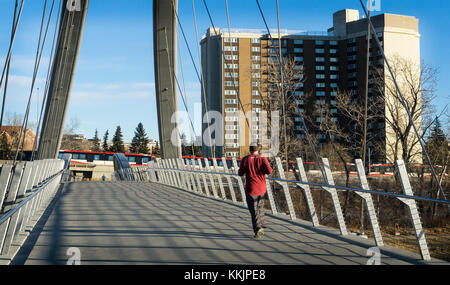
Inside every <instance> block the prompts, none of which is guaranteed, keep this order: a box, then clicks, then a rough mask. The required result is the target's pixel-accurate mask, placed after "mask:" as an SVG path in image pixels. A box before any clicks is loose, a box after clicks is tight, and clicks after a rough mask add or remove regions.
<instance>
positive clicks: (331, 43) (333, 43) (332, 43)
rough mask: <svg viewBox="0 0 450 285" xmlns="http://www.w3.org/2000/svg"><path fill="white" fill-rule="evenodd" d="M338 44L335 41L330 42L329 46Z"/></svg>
mask: <svg viewBox="0 0 450 285" xmlns="http://www.w3.org/2000/svg"><path fill="white" fill-rule="evenodd" d="M337 44H338V42H337V41H330V46H337Z"/></svg>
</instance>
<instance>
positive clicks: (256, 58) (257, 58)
mask: <svg viewBox="0 0 450 285" xmlns="http://www.w3.org/2000/svg"><path fill="white" fill-rule="evenodd" d="M252 60H256V61H260V60H261V56H259V55H252Z"/></svg>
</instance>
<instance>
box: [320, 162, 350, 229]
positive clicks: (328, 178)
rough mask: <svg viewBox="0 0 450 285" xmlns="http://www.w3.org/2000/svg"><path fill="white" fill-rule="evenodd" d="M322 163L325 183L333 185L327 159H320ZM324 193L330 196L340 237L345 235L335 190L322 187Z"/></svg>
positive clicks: (343, 221) (342, 217) (343, 222)
mask: <svg viewBox="0 0 450 285" xmlns="http://www.w3.org/2000/svg"><path fill="white" fill-rule="evenodd" d="M322 163H323V166H324V167H323V168H324V170H325V177H324V179H325V183H326V184H329V185H335V184H334V179H333V174H332V173H331V167H330V164H329V162H328V159H327V158H322ZM322 188H323V189H324V190H325V191H327V192H328V193H330V195H331V201H332V202H333V206H334V213H335V214H336V218H337V221H338V224H339V230H340V231H341V235H347V234H348V232H347V227H346V225H345V220H344V216H343V214H342V209H341V204H340V203H339V197H338V195H337V190H336V188H332V187H322Z"/></svg>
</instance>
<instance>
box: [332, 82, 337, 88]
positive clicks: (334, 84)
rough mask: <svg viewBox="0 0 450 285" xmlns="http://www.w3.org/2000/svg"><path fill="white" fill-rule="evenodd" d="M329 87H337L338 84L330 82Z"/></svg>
mask: <svg viewBox="0 0 450 285" xmlns="http://www.w3.org/2000/svg"><path fill="white" fill-rule="evenodd" d="M330 87H331V88H337V87H338V85H337V83H330Z"/></svg>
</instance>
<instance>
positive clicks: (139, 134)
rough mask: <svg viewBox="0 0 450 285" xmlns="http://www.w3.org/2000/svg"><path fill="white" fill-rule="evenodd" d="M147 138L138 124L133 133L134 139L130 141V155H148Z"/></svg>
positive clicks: (142, 127)
mask: <svg viewBox="0 0 450 285" xmlns="http://www.w3.org/2000/svg"><path fill="white" fill-rule="evenodd" d="M148 141H149V140H148V138H147V134H146V133H145V129H144V126H143V125H142V123H139V124H138V126H137V127H136V130H135V131H134V137H133V140H132V141H131V147H130V152H132V153H148V148H147V145H148Z"/></svg>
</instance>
